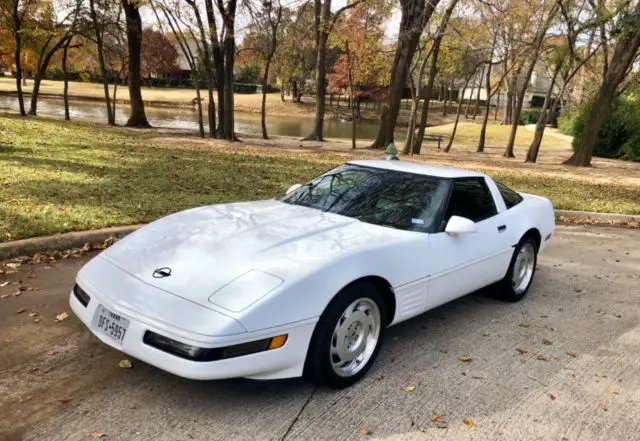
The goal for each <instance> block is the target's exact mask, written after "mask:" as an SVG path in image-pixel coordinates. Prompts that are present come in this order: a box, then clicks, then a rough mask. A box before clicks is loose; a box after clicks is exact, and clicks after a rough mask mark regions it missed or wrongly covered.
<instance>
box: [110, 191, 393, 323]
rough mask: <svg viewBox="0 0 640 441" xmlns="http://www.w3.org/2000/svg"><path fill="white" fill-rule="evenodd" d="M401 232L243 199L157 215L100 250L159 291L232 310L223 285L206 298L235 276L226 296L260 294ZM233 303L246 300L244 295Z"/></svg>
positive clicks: (335, 216)
mask: <svg viewBox="0 0 640 441" xmlns="http://www.w3.org/2000/svg"><path fill="white" fill-rule="evenodd" d="M403 233H405V232H402V231H399V230H394V229H391V228H385V227H380V226H375V225H370V224H366V223H363V222H360V221H358V220H355V219H352V218H348V217H344V216H340V215H336V214H332V213H325V212H322V211H319V210H315V209H311V208H306V207H301V206H295V205H289V204H285V203H283V202H280V201H276V200H271V201H259V202H245V203H233V204H226V205H214V206H207V207H201V208H196V209H191V210H187V211H184V212H180V213H176V214H173V215H171V216H168V217H165V218H163V219H160V220H158V221H155V222H153V223H151V224H149V225H147V226H145V227H143V228H141V229H140V230H138V231H136V232H135V233H132V234H130V235H129V236H127V237H126V238H124V239H123V240H121V241H119V242H117V243H116V244H114V245H113V246H111V247H110V248H108V249H107V250H106V251H105V252H104V253H103V254H102V257H103V258H105V259H107V260H108V261H110V262H111V263H112V264H114V265H116V266H118V267H119V268H120V269H121V270H123V271H125V272H127V273H128V274H130V275H132V276H134V277H136V278H138V279H140V280H142V281H143V282H145V283H147V284H150V285H152V286H155V287H158V288H161V289H162V290H164V291H168V292H171V293H173V294H175V295H178V296H180V297H183V298H186V299H188V300H190V301H194V302H196V303H198V304H201V305H203V306H207V307H211V306H212V303H211V302H213V303H215V304H217V305H218V306H223V307H225V308H226V309H229V310H231V311H237V310H238V309H237V308H235V307H234V305H233V304H232V303H233V299H231V305H230V303H229V302H230V300H229V293H228V292H227V293H226V294H225V295H224V296H220V302H215V301H214V300H211V301H210V300H209V298H210V297H211V296H212V295H213V294H214V293H216V292H217V291H218V290H220V289H221V288H223V287H226V285H228V284H230V282H231V281H235V280H236V279H240V278H243V280H244V282H245V283H242V284H238V285H237V286H238V287H239V288H238V289H235V290H231V291H229V290H227V291H229V292H232V293H233V294H232V295H233V296H242V295H243V294H247V292H246V291H251V290H255V289H262V290H264V291H265V292H263V293H260V294H266V293H267V292H268V291H271V290H274V289H276V288H278V286H280V285H281V284H283V283H285V282H287V281H290V280H292V279H295V278H299V277H302V276H303V275H304V274H305V273H308V272H309V271H313V270H314V269H317V268H318V267H320V266H322V265H323V264H324V263H326V262H328V261H333V260H335V259H337V258H339V257H340V254H345V253H352V252H355V251H357V250H360V249H363V248H365V247H366V248H371V247H375V246H377V245H380V244H383V243H387V242H390V241H395V240H398V239H400V238H402V235H403ZM158 268H170V271H171V275H170V276H166V277H159V276H161V275H160V274H157V273H156V274H155V276H154V271H155V270H156V269H158ZM243 291H245V292H244V293H243ZM250 295H253V296H255V293H254V294H250ZM254 298H255V297H254ZM241 303H242V304H243V305H246V304H247V303H246V299H245V300H242V302H241ZM229 305H230V306H229ZM240 309H242V308H240Z"/></svg>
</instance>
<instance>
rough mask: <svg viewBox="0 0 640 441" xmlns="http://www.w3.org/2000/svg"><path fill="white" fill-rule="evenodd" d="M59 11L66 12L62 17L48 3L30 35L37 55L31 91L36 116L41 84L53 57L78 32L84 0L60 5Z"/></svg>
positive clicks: (32, 106) (32, 48) (32, 46)
mask: <svg viewBox="0 0 640 441" xmlns="http://www.w3.org/2000/svg"><path fill="white" fill-rule="evenodd" d="M57 6H58V8H57V9H62V10H66V13H65V14H64V15H63V16H62V17H58V16H57V15H59V14H60V13H59V12H58V13H57V12H56V10H55V9H56V8H55V7H54V4H53V3H49V2H46V3H44V5H43V7H42V11H41V13H40V14H39V15H40V17H39V20H38V26H37V27H36V28H35V29H33V30H32V32H31V35H30V38H29V40H30V42H31V44H30V48H31V50H32V51H33V52H34V54H36V55H37V64H36V69H35V72H36V73H35V77H34V82H33V89H32V91H31V106H30V109H29V114H30V115H35V114H36V113H37V109H38V98H39V93H40V84H41V82H42V79H43V78H44V76H45V74H46V71H47V69H48V68H49V63H50V62H51V59H52V57H53V55H54V54H55V53H56V52H57V51H59V50H60V49H62V48H63V47H65V46H66V45H67V42H69V41H71V38H73V35H74V33H75V32H76V30H77V29H76V28H77V24H78V22H79V19H80V13H81V11H82V0H72V3H71V4H68V5H66V4H58V5H57Z"/></svg>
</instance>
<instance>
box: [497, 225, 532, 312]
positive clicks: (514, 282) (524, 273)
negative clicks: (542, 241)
mask: <svg viewBox="0 0 640 441" xmlns="http://www.w3.org/2000/svg"><path fill="white" fill-rule="evenodd" d="M537 254H538V245H537V243H536V241H535V239H534V238H532V237H529V236H527V237H524V238H522V240H521V241H520V243H519V244H518V245H517V246H516V248H515V251H514V253H513V257H512V258H511V263H510V265H509V269H508V270H507V274H506V275H505V277H504V279H502V281H501V282H500V296H501V297H502V298H503V299H504V300H507V301H510V302H517V301H519V300H522V298H524V296H525V295H527V293H528V292H529V288H530V287H531V282H532V281H533V276H534V274H535V272H536V263H537Z"/></svg>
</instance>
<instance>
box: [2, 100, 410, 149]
mask: <svg viewBox="0 0 640 441" xmlns="http://www.w3.org/2000/svg"><path fill="white" fill-rule="evenodd" d="M0 109H11V110H14V111H17V110H18V100H17V98H16V97H14V96H6V95H5V96H0ZM146 112H147V118H148V119H149V122H150V123H151V125H153V126H154V127H168V128H175V129H189V130H194V131H195V130H198V121H197V116H196V112H195V111H193V110H191V109H183V108H163V107H147V108H146ZM69 113H70V115H71V119H78V120H85V121H97V122H103V121H106V119H107V117H106V109H105V107H104V104H103V103H101V102H89V101H71V102H70V103H69ZM38 114H40V115H46V116H60V117H62V116H63V115H64V106H63V102H62V100H59V99H50V98H40V99H39V100H38ZM128 116H129V108H128V106H118V110H117V112H116V122H117V123H118V124H124V123H126V121H127V118H128ZM205 124H206V122H205ZM312 124H313V119H312V118H308V117H295V116H267V131H268V132H269V134H272V135H283V136H295V137H301V138H302V137H304V136H305V135H308V134H309V132H311V126H312ZM235 130H236V132H238V133H245V134H260V133H262V129H261V127H260V115H259V114H253V113H242V112H236V118H235ZM377 131H378V125H377V124H375V123H370V122H369V123H367V122H363V123H358V126H357V129H356V137H357V138H358V139H374V138H375V137H376V134H377ZM324 135H325V136H326V137H327V138H351V123H350V122H341V121H335V120H325V123H324ZM399 135H400V134H399ZM401 138H402V136H398V139H401Z"/></svg>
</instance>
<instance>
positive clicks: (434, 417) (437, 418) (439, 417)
mask: <svg viewBox="0 0 640 441" xmlns="http://www.w3.org/2000/svg"><path fill="white" fill-rule="evenodd" d="M431 421H433V422H434V423H435V422H437V421H442V417H441V416H440V415H431Z"/></svg>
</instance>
